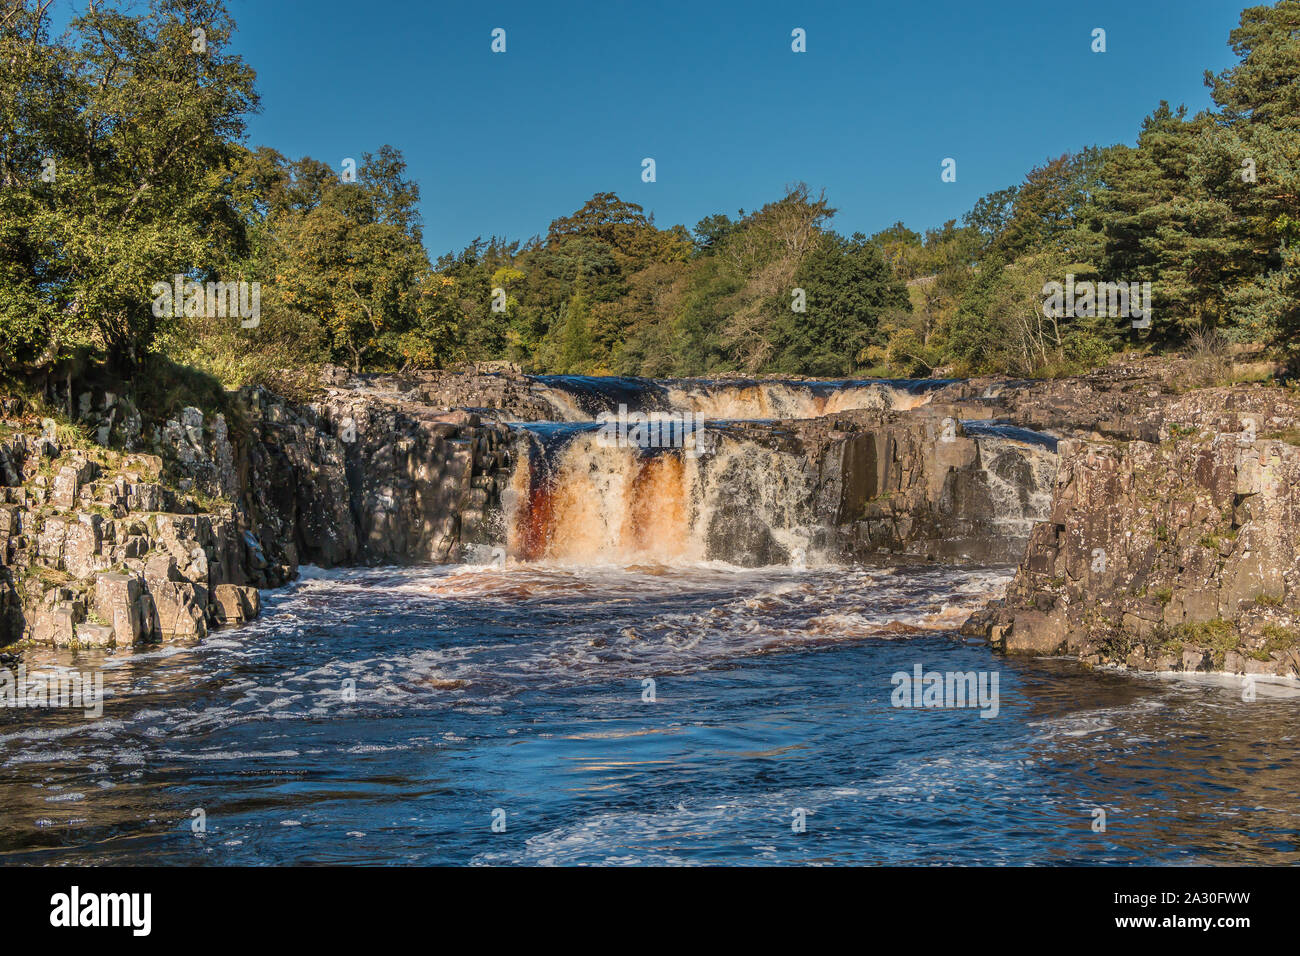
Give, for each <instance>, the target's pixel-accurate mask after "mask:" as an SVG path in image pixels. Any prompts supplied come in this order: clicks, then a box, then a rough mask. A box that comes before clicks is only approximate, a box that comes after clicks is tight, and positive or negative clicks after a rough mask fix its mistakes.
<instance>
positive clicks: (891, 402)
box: [534, 375, 952, 422]
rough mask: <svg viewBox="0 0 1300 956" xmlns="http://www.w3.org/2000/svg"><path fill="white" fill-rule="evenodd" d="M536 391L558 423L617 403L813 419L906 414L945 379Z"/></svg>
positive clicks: (738, 417)
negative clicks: (864, 411) (852, 413)
mask: <svg viewBox="0 0 1300 956" xmlns="http://www.w3.org/2000/svg"><path fill="white" fill-rule="evenodd" d="M534 382H535V384H534V390H535V392H536V393H537V395H538V396H539V397H541V398H542V399H543V400H544V401H545V402H546V403H547V404H549V405H550V406H551V408H553V409H554V410H555V416H556V419H557V420H558V421H563V422H584V421H594V420H595V419H597V418H599V417H600V416H601V415H602V414H608V413H611V412H613V411H614V410H615V409H616V408H618V406H619V405H626V406H627V407H628V408H630V409H632V410H633V411H643V412H653V411H669V410H675V411H690V412H695V413H698V414H701V415H703V416H705V417H706V418H709V419H716V420H722V421H743V420H749V421H755V420H775V419H793V418H818V417H820V416H822V415H832V414H835V413H837V412H848V411H855V410H858V409H870V410H875V411H912V410H913V409H916V408H919V407H920V406H922V405H925V404H927V403H928V402H929V401H930V399H931V398H932V397H933V392H934V391H935V390H937V389H940V388H943V387H945V386H947V385H950V384H952V383H951V382H950V381H948V380H945V379H873V380H865V381H846V382H803V381H798V382H796V381H762V382H760V381H753V380H748V379H735V380H705V379H670V380H664V381H654V380H650V379H639V378H620V377H617V376H612V377H605V378H600V377H592V376H583V375H541V376H537V377H536V378H535V379H534Z"/></svg>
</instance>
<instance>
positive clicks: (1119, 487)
mask: <svg viewBox="0 0 1300 956" xmlns="http://www.w3.org/2000/svg"><path fill="white" fill-rule="evenodd" d="M674 403H678V404H686V405H688V406H690V407H692V408H695V409H697V410H698V409H700V408H708V409H714V410H733V411H737V412H738V413H744V414H749V415H751V416H755V415H757V414H761V413H763V412H764V411H765V410H769V409H794V410H795V411H797V412H798V413H799V414H798V415H796V416H795V417H789V418H786V419H783V420H780V421H771V420H768V421H736V422H731V423H728V424H721V423H715V424H713V425H711V426H710V429H711V430H713V431H714V432H715V438H716V439H717V442H718V445H719V448H721V449H723V450H724V451H727V450H728V449H729V450H730V453H729V454H720V455H718V456H717V457H716V459H712V460H710V461H708V462H707V463H706V464H704V465H700V466H699V467H698V468H696V470H695V471H694V472H692V474H694V475H696V478H698V477H699V476H701V475H702V476H705V478H707V480H708V482H709V483H710V485H709V492H708V495H709V497H708V500H707V507H706V508H705V510H706V511H707V515H706V518H707V520H706V521H705V525H706V527H705V529H704V538H705V539H706V540H705V546H706V556H709V557H723V558H725V559H727V560H732V561H736V562H737V563H749V564H753V563H769V562H781V561H789V560H797V559H799V558H798V557H797V556H796V555H794V554H793V549H792V546H791V543H790V542H791V538H790V536H789V535H788V534H783V532H785V531H789V530H790V527H791V526H795V525H797V526H798V527H799V528H800V529H801V530H807V531H809V533H810V535H811V537H810V538H809V539H808V541H809V542H810V543H811V547H812V548H813V549H814V550H816V551H817V552H820V553H822V554H825V555H828V556H831V557H833V558H836V559H840V560H849V561H899V560H920V561H955V562H971V563H981V564H989V563H1008V564H1014V565H1017V570H1016V573H1015V578H1014V581H1013V583H1012V584H1011V586H1010V588H1009V589H1008V592H1007V595H1006V598H1005V600H1003V601H997V602H994V603H992V604H991V605H990V606H989V607H988V608H986V609H985V610H984V611H983V612H981V613H980V614H977V615H976V616H975V617H974V618H972V620H971V621H969V622H968V623H967V625H966V628H965V630H966V631H967V632H968V633H973V634H982V635H986V636H987V637H988V639H989V640H990V641H992V642H993V643H995V644H996V645H997V646H999V647H1001V648H1004V649H1005V650H1006V651H1008V652H1013V653H1037V654H1062V653H1068V654H1072V655H1075V656H1077V657H1079V658H1080V659H1082V660H1084V661H1087V662H1090V663H1094V664H1115V665H1120V666H1126V667H1133V668H1140V669H1154V670H1179V669H1186V670H1227V671H1234V672H1242V673H1270V674H1292V675H1296V674H1300V650H1298V646H1300V564H1298V563H1297V543H1298V542H1297V540H1296V538H1297V535H1298V534H1300V530H1298V529H1300V520H1298V519H1300V492H1298V491H1297V490H1296V489H1297V488H1298V487H1300V448H1298V447H1297V445H1298V444H1300V400H1297V398H1296V396H1295V394H1294V393H1293V392H1291V391H1289V390H1286V389H1282V388H1277V387H1262V386H1248V385H1243V386H1235V387H1232V388H1207V389H1191V390H1187V389H1185V388H1184V387H1183V376H1182V372H1181V371H1180V368H1179V366H1178V365H1177V363H1170V362H1167V361H1166V362H1161V363H1158V364H1156V363H1148V364H1142V363H1134V364H1131V365H1116V366H1112V367H1110V368H1108V369H1105V370H1102V371H1100V372H1097V373H1094V374H1092V375H1089V376H1084V377H1081V378H1075V379H1063V380H1059V381H1050V382H1007V381H994V380H971V381H962V382H933V383H852V384H850V385H847V386H839V387H831V386H829V385H828V384H827V383H800V382H775V383H767V382H753V381H745V382H737V383H727V382H718V383H691V382H673V383H638V382H637V381H635V380H615V381H604V380H592V379H586V380H582V379H564V378H562V377H561V378H548V379H545V380H543V379H534V378H530V377H528V376H524V375H521V374H520V373H519V372H518V370H516V369H513V368H510V367H492V368H480V369H476V370H474V371H472V372H469V373H465V374H455V373H446V372H432V373H423V374H420V375H414V376H408V377H395V376H369V377H362V378H355V377H352V376H349V375H347V374H346V373H343V372H339V371H337V370H327V373H326V376H325V378H324V380H323V382H322V387H321V388H320V390H319V392H318V394H317V395H316V396H315V398H314V399H313V400H312V401H310V402H306V403H291V402H288V401H285V400H283V399H281V398H278V397H277V396H275V395H272V394H271V393H269V392H267V391H265V390H261V389H252V390H246V391H244V392H241V393H238V394H236V395H231V396H227V400H226V402H225V403H224V405H223V406H222V407H221V408H219V409H218V408H209V409H207V410H200V409H198V408H195V407H187V408H184V409H183V410H182V411H180V412H179V413H178V414H176V415H175V416H171V417H164V418H163V419H162V420H159V421H149V420H148V418H147V416H145V415H143V414H142V413H141V412H140V411H139V410H138V409H137V408H136V407H135V405H134V404H133V403H132V402H131V400H130V399H129V398H126V397H121V396H118V395H115V394H113V393H111V392H108V391H104V390H102V389H88V390H87V391H85V392H83V393H82V394H81V395H80V396H79V398H78V400H77V401H76V402H75V403H73V402H72V401H71V400H69V401H68V406H69V407H70V410H71V411H72V413H73V414H72V422H71V424H69V423H67V422H65V423H64V424H63V425H56V424H55V423H54V422H52V421H47V422H44V423H42V422H40V421H39V420H35V419H31V418H24V417H23V415H22V413H21V409H20V408H18V407H17V405H16V403H14V402H12V401H10V402H8V403H6V406H5V408H4V409H3V411H4V413H5V419H6V421H7V422H8V424H7V425H6V426H3V427H2V428H0V644H4V643H8V642H11V641H14V640H17V639H18V638H20V637H22V636H24V635H25V636H26V637H27V638H29V639H31V640H34V641H39V642H48V643H54V644H79V645H102V644H114V643H130V642H136V641H141V640H151V639H158V638H167V637H187V636H201V635H202V634H204V633H206V631H207V629H208V628H209V627H211V626H214V625H217V624H222V623H228V622H238V621H241V620H245V619H247V618H248V617H250V616H252V615H255V614H256V613H257V612H258V607H259V599H258V590H259V589H263V588H272V587H277V586H280V585H282V584H284V583H286V582H287V581H289V580H290V579H291V578H292V577H293V576H294V575H295V574H296V572H297V569H298V567H299V565H300V564H304V563H311V564H316V565H321V566H326V567H329V566H337V565H346V564H356V563H363V564H381V563H404V562H443V561H456V560H460V559H461V558H462V556H463V555H464V554H465V553H466V549H467V548H468V547H470V546H472V545H475V544H487V545H492V546H494V547H496V546H498V545H502V544H505V543H507V541H508V540H509V539H510V532H511V530H512V529H511V528H507V527H503V521H505V520H506V518H505V516H506V514H507V513H508V512H510V508H508V507H505V504H504V503H505V501H506V499H507V498H509V497H510V496H511V495H515V496H516V497H515V499H514V501H515V506H516V509H517V507H518V506H519V500H520V499H519V498H518V495H519V494H521V493H522V494H523V495H524V501H525V504H530V503H533V502H540V501H545V502H546V503H547V508H546V515H545V518H546V520H545V521H539V520H537V516H533V519H532V520H531V523H530V526H529V528H527V529H525V530H526V532H527V534H525V538H526V539H527V540H526V541H525V545H526V547H525V548H524V550H525V551H527V552H528V553H529V554H538V555H542V554H546V553H548V552H547V547H546V545H547V542H546V541H544V540H542V539H543V538H544V537H545V536H547V535H550V534H553V533H554V531H555V529H554V528H552V527H550V525H551V524H555V523H556V521H558V520H559V518H558V515H559V513H560V512H559V510H557V509H563V508H569V509H571V510H572V509H577V510H578V511H581V510H582V509H583V508H585V507H586V506H585V505H584V504H583V502H582V501H581V500H579V499H573V496H572V495H568V496H566V495H555V494H550V497H549V498H548V497H547V495H546V494H541V492H543V491H545V490H546V483H547V482H548V481H553V480H554V473H553V472H549V471H547V470H546V469H542V470H540V471H539V470H537V469H536V468H534V465H533V462H532V458H533V457H534V453H535V452H536V450H537V449H538V448H540V447H541V445H539V442H541V443H542V444H544V442H543V440H542V439H541V438H539V436H540V435H544V434H549V433H548V432H546V431H545V429H546V428H549V427H550V426H544V427H543V428H542V430H540V431H539V430H537V429H534V430H533V431H528V432H525V431H521V427H522V426H519V425H517V424H516V425H512V424H510V423H512V422H515V423H517V422H538V421H545V420H554V419H556V418H561V417H562V418H563V419H564V420H566V421H568V422H571V423H581V422H583V421H586V422H588V423H590V422H591V421H592V419H593V418H598V417H599V416H600V415H602V414H607V413H611V412H613V411H614V409H615V408H616V407H617V406H618V405H620V404H621V405H631V406H632V407H642V408H648V409H661V408H664V407H673V406H674ZM565 427H566V428H569V429H578V431H576V432H575V431H570V432H566V434H569V435H573V434H579V433H581V434H587V432H583V431H582V429H584V428H585V429H590V428H595V427H596V425H595V424H587V425H582V424H574V425H568V426H565ZM521 436H527V440H525V438H524V437H521ZM566 440H568V441H571V440H572V439H571V438H569V439H566ZM530 443H531V444H530ZM590 444H591V442H589V441H588V445H590ZM521 449H522V452H521ZM745 449H758V450H762V451H763V453H764V454H765V455H766V456H767V457H763V455H757V454H750V453H748V452H745V453H743V454H742V453H737V450H740V451H741V452H744V450H745ZM521 453H522V454H523V456H524V457H523V458H522V459H520V458H519V456H520V455H521ZM543 457H544V456H543ZM521 460H522V461H523V463H524V465H523V466H521V467H523V470H522V471H521V470H520V468H517V467H516V465H517V464H518V463H519V461H521ZM565 467H566V468H568V471H567V472H566V474H569V475H570V476H571V477H573V478H575V479H576V480H578V481H579V483H580V484H581V485H582V487H583V488H587V489H589V490H590V489H596V488H600V487H604V486H603V485H601V484H600V483H599V482H598V481H596V482H595V483H593V481H594V476H596V473H597V471H598V470H599V468H601V467H605V466H602V465H601V464H600V463H599V462H597V461H596V460H595V459H594V458H590V456H589V459H582V460H574V461H569V462H568V463H567V465H566V466H565ZM619 467H620V468H622V469H623V471H624V472H625V473H627V474H631V475H634V477H633V478H631V479H628V483H627V484H626V489H625V493H626V494H630V495H633V496H635V495H636V494H642V495H650V496H651V497H652V498H653V497H655V496H658V495H662V494H664V493H665V491H673V493H675V489H677V488H678V486H679V485H680V486H682V487H685V486H686V485H689V484H690V483H691V481H692V480H696V479H691V478H690V476H689V475H685V473H684V472H683V470H682V469H681V468H678V469H673V468H667V467H660V466H653V467H652V466H650V465H648V464H646V463H645V462H642V463H641V464H639V465H635V466H634V467H633V466H632V465H621V466H619ZM628 468H631V469H632V470H631V471H630V472H628V471H627V469H628ZM769 468H770V469H771V476H769V474H768V472H767V471H766V470H765V469H769ZM615 471H617V469H612V470H611V471H610V473H609V475H610V476H614V472H615ZM679 472H681V473H682V474H679ZM684 475H685V477H684ZM607 477H608V476H607ZM615 477H616V476H615ZM610 480H611V481H612V480H613V477H611V478H610ZM619 480H620V481H622V480H623V479H622V478H620V479H619ZM520 482H522V485H521V484H519V483H520ZM764 482H768V483H769V484H773V485H774V487H772V488H766V487H765V486H764ZM777 485H779V487H776V486H777ZM611 487H613V486H612V485H611ZM619 487H622V486H621V485H620V486H619ZM550 491H551V492H554V491H555V489H551V490H550ZM539 495H540V497H539ZM774 496H776V497H779V498H780V501H779V503H778V504H779V506H778V507H766V506H763V507H760V506H759V505H760V504H762V502H761V501H760V499H763V500H765V501H766V500H767V499H771V498H773V497H774ZM570 499H573V500H570ZM657 501H658V499H656V501H646V502H636V501H632V502H629V503H627V507H628V508H630V509H631V510H632V511H633V512H635V513H634V514H633V520H632V523H631V529H632V530H631V532H629V533H630V534H632V536H633V537H637V536H642V537H643V536H644V534H645V533H646V527H647V526H646V525H645V521H646V520H648V519H647V518H646V515H648V514H649V512H646V509H647V508H649V509H651V510H654V508H655V507H658V505H657V503H656V502H657ZM767 504H769V505H770V501H768V502H767ZM617 507H623V505H618V506H617ZM682 507H684V508H685V511H684V512H683V514H684V515H686V517H684V518H683V519H682V521H683V522H684V523H685V524H689V523H690V521H691V520H692V519H691V518H690V515H689V512H690V510H691V507H692V506H691V504H690V502H689V501H686V502H685V503H684V504H683V505H682ZM607 510H608V507H607ZM616 510H617V509H616ZM642 512H645V514H642ZM601 520H608V516H606V517H603V518H601ZM548 522H549V523H550V524H548ZM782 522H783V523H784V525H783V526H782V527H777V525H778V524H780V523H782ZM669 533H672V532H671V529H670V531H669ZM530 536H531V537H530ZM533 539H536V540H533ZM575 540H577V541H578V542H579V543H581V542H582V541H588V540H590V539H589V538H583V537H579V538H577V539H575ZM584 546H586V545H584Z"/></svg>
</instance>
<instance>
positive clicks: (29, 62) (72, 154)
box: [0, 0, 257, 365]
mask: <svg viewBox="0 0 1300 956" xmlns="http://www.w3.org/2000/svg"><path fill="white" fill-rule="evenodd" d="M47 7H48V4H45V3H41V4H32V3H27V2H22V0H9V2H8V3H6V4H5V7H4V10H3V13H0V16H3V18H4V19H3V25H4V29H3V31H0V63H2V64H3V66H0V101H3V102H4V103H5V104H6V106H5V107H4V108H3V111H2V112H0V122H2V123H3V125H2V126H0V180H3V183H4V186H5V188H4V189H2V190H0V204H3V205H0V220H3V221H4V222H6V223H7V225H6V226H5V227H4V228H3V230H0V256H3V261H2V263H0V276H3V277H4V279H5V281H4V285H3V289H2V290H0V322H3V323H4V326H3V329H2V331H3V332H4V336H3V338H4V339H5V340H6V341H7V342H8V343H10V344H8V345H7V346H5V347H4V348H3V349H2V350H0V351H3V352H4V353H6V358H5V360H6V361H7V362H10V363H13V362H15V361H17V362H23V363H29V362H35V363H37V364H48V363H49V362H51V361H53V360H55V359H57V358H58V357H59V356H60V355H62V354H65V353H66V352H67V351H68V350H69V349H70V348H74V347H75V346H77V345H78V344H84V345H91V346H94V347H98V348H102V349H103V350H104V351H105V352H106V353H107V355H108V357H109V358H110V360H112V361H113V362H114V363H115V364H118V365H130V364H133V363H135V362H137V361H138V360H139V359H140V358H141V357H142V356H143V354H144V353H145V352H146V351H147V350H148V349H149V347H150V346H151V345H152V343H153V341H154V339H155V336H156V335H157V333H158V332H159V331H160V330H161V329H162V328H164V327H165V323H166V318H165V317H162V316H157V315H155V314H154V311H153V309H152V307H151V306H152V300H153V298H154V296H153V295H152V294H151V292H150V289H151V287H152V286H153V285H154V283H157V282H162V281H169V280H170V278H171V276H172V275H174V274H178V273H179V274H185V275H187V276H191V277H194V278H215V276H214V275H213V273H214V272H215V271H216V268H217V266H218V264H219V263H220V261H221V259H222V249H223V248H224V247H226V246H229V245H231V244H233V243H235V242H237V241H238V238H239V237H238V235H237V233H238V229H239V227H240V224H239V220H238V217H237V215H236V214H235V211H234V209H233V207H232V204H231V202H230V199H229V193H230V183H231V180H232V178H233V165H234V162H235V160H236V159H237V158H238V156H239V154H240V148H239V146H238V140H239V138H240V137H241V136H242V135H243V131H244V120H243V118H244V116H245V114H247V113H248V112H250V111H251V110H253V109H254V108H255V107H256V105H257V98H256V94H255V93H254V91H253V72H252V70H251V69H249V68H248V67H247V66H246V65H245V64H244V62H243V61H242V60H241V59H240V58H239V57H237V56H233V55H230V54H228V53H227V52H226V46H227V43H228V40H229V37H230V33H231V30H232V28H233V24H232V22H231V20H230V17H229V15H228V14H227V12H226V10H225V7H224V5H223V4H222V3H221V2H219V0H151V2H150V3H149V5H148V7H147V10H146V12H144V13H142V14H139V15H130V14H127V13H124V12H121V11H119V10H117V9H114V8H111V7H110V6H109V5H108V4H107V3H97V4H91V5H90V6H89V7H88V9H87V11H86V12H85V13H84V14H82V15H81V16H79V17H77V18H76V19H74V20H73V22H72V24H71V26H70V32H69V39H68V41H67V42H64V41H59V42H52V41H50V39H49V36H48V32H47V31H48V28H47V25H46V23H45V13H46V9H47ZM200 28H201V29H202V30H203V31H205V46H204V48H203V49H202V50H198V51H196V50H195V49H194V48H193V45H194V43H195V40H194V38H193V37H192V31H194V30H195V29H200ZM42 97H48V99H44V100H42ZM43 173H44V174H45V179H42V174H43ZM47 180H49V181H47ZM24 275H26V276H27V278H24ZM28 309H31V310H32V311H34V313H35V314H36V315H39V316H43V317H45V318H48V319H50V320H51V321H50V322H49V324H48V325H47V326H45V327H43V328H37V327H35V326H33V325H32V324H31V323H30V322H24V321H23V319H22V317H21V316H22V313H23V311H24V310H28ZM38 350H39V351H40V353H41V354H40V355H37V354H36V353H37V352H38Z"/></svg>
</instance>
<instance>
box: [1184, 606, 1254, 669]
mask: <svg viewBox="0 0 1300 956" xmlns="http://www.w3.org/2000/svg"><path fill="white" fill-rule="evenodd" d="M1173 637H1174V640H1175V641H1179V642H1182V643H1184V644H1191V645H1193V646H1194V647H1203V648H1205V649H1207V650H1208V651H1209V652H1210V657H1211V659H1212V660H1213V661H1214V669H1215V670H1222V669H1223V663H1224V660H1225V659H1226V658H1227V655H1228V651H1235V650H1238V649H1239V648H1240V647H1241V635H1240V634H1239V633H1238V632H1237V626H1236V625H1235V624H1233V623H1232V622H1231V621H1225V620H1224V619H1223V618H1221V617H1216V618H1215V619H1214V620H1212V621H1201V622H1198V623H1195V624H1179V625H1178V626H1177V627H1176V628H1174V632H1173Z"/></svg>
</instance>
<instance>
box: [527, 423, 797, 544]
mask: <svg viewBox="0 0 1300 956" xmlns="http://www.w3.org/2000/svg"><path fill="white" fill-rule="evenodd" d="M707 436H708V440H707V444H706V447H707V449H708V450H707V451H706V452H705V453H703V454H696V453H692V450H684V449H679V448H644V449H643V448H639V447H629V446H618V445H613V444H611V443H609V442H607V441H602V437H601V434H600V432H599V430H598V428H597V427H595V426H585V427H584V426H576V427H574V426H569V427H562V426H555V425H543V426H530V427H527V428H521V429H520V430H519V439H518V443H517V446H516V451H515V454H514V456H513V457H514V460H515V466H514V471H513V472H512V475H511V478H510V482H509V485H508V486H507V488H506V490H505V491H504V492H503V494H502V502H503V510H504V512H505V514H504V518H505V526H506V553H507V555H508V557H509V558H510V559H511V560H514V561H532V562H537V561H546V562H558V563H580V564H608V563H647V562H648V563H683V562H699V561H708V560H724V561H729V562H732V563H736V564H742V565H750V566H754V565H766V564H788V563H791V562H792V561H794V562H798V561H801V560H803V559H804V558H805V557H806V555H807V553H808V550H809V542H810V541H811V538H812V529H811V518H810V515H809V502H810V496H811V487H810V483H809V477H808V476H807V474H806V473H805V471H804V469H803V466H802V463H801V462H800V461H799V460H798V459H797V458H795V457H794V456H793V455H789V454H785V453H783V452H779V451H774V450H771V449H768V448H766V447H763V446H762V445H759V444H757V443H754V442H750V441H744V440H740V439H736V438H734V437H732V436H730V435H728V434H727V433H726V431H725V429H711V430H709V432H708V433H707ZM702 444H703V443H702Z"/></svg>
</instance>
